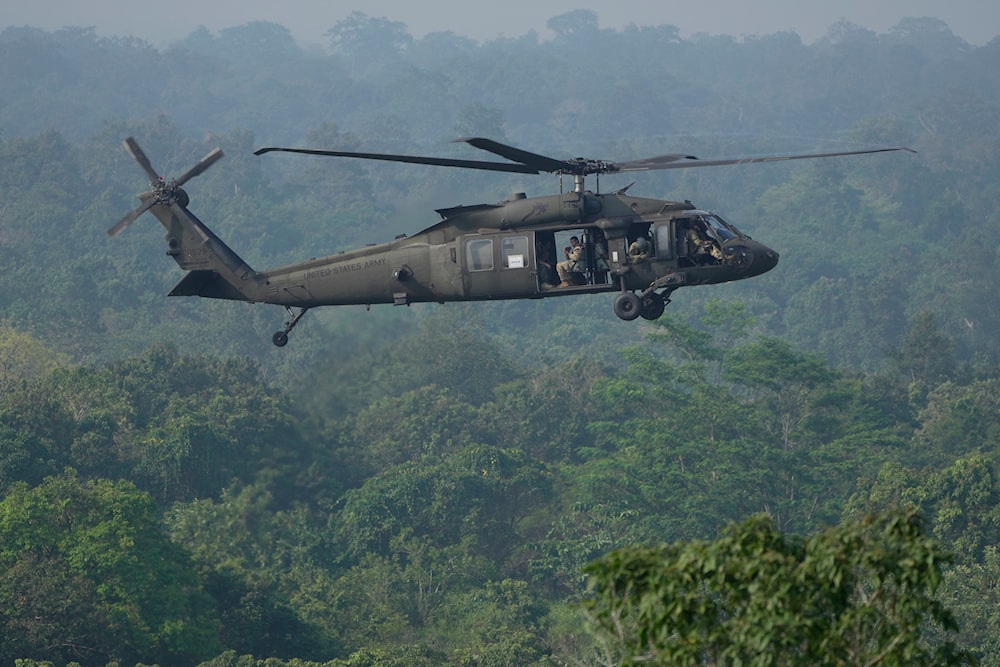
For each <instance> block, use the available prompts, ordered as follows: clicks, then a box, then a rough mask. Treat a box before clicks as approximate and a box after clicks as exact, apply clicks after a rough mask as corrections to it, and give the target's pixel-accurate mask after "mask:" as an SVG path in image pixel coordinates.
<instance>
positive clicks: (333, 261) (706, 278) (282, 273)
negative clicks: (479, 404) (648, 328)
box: [252, 192, 777, 308]
mask: <svg viewBox="0 0 1000 667" xmlns="http://www.w3.org/2000/svg"><path fill="white" fill-rule="evenodd" d="M439 213H440V214H441V216H442V218H443V219H442V221H441V222H439V223H437V224H435V225H433V226H431V227H429V228H427V229H425V230H423V231H421V232H419V233H417V234H414V235H413V236H409V237H404V238H398V239H396V240H394V241H391V242H389V243H385V244H380V245H375V246H369V247H366V248H362V249H358V250H353V251H350V252H343V253H339V254H336V255H331V256H328V257H322V258H317V259H313V260H310V261H308V262H302V263H298V264H293V265H291V266H286V267H282V268H278V269H272V270H269V271H266V272H264V273H262V274H260V276H259V278H258V280H259V281H260V283H261V286H260V292H261V293H260V295H259V296H258V297H257V298H255V299H252V300H254V301H263V302H266V303H274V304H279V305H285V306H290V307H310V308H311V307H314V306H321V305H347V304H380V303H393V304H397V305H400V304H408V303H420V302H435V301H436V302H446V301H478V300H492V299H522V298H543V297H549V296H561V295H567V294H580V293H595V292H617V291H621V290H622V289H623V288H624V289H625V290H629V291H643V290H646V289H647V288H650V286H651V285H654V284H656V283H657V281H660V284H659V285H658V287H662V288H667V289H669V288H676V287H680V286H682V285H703V284H709V283H720V282H728V281H732V280H739V279H741V278H748V277H750V276H754V275H758V274H760V273H763V272H765V271H767V270H769V269H770V268H772V267H773V266H774V265H775V264H776V263H777V253H775V252H774V251H773V250H771V249H769V248H766V247H765V246H763V245H761V244H759V243H757V242H755V241H752V240H750V239H749V238H748V237H746V236H745V235H742V234H740V233H739V232H737V231H736V230H735V229H734V228H732V227H731V226H726V227H722V230H724V231H725V232H726V233H727V235H728V238H720V239H718V240H717V241H716V242H717V243H719V246H720V249H721V250H731V252H730V253H729V254H728V255H726V256H728V257H731V258H732V261H729V262H721V261H720V262H717V263H713V264H711V265H701V264H697V263H695V262H694V261H693V260H692V259H691V258H690V257H689V256H688V253H687V252H686V248H685V243H684V234H685V231H686V229H687V228H688V227H689V225H690V222H691V221H692V220H694V219H702V218H705V217H709V218H710V219H712V220H717V219H718V218H717V217H716V216H712V215H711V214H709V213H706V212H704V211H699V210H697V209H696V208H695V207H694V206H693V205H692V204H691V203H689V202H680V203H679V202H670V201H661V200H654V199H644V198H639V197H631V196H627V195H619V194H593V193H590V192H583V193H577V192H570V193H565V194H561V195H553V196H548V197H537V198H530V199H529V198H524V197H522V196H519V195H518V196H514V197H512V198H511V199H509V200H508V201H506V202H503V203H501V204H495V205H493V204H483V205H478V206H463V207H456V208H451V209H442V210H440V211H439ZM560 232H563V233H568V232H573V233H576V234H577V235H578V236H579V237H580V238H581V240H582V241H583V244H584V247H585V257H586V259H585V260H584V261H582V262H580V263H578V266H577V272H578V273H579V274H580V282H579V284H577V285H571V286H569V287H565V288H553V287H550V286H548V285H546V284H544V283H543V282H541V280H540V278H539V271H538V260H539V258H538V257H537V256H536V253H537V252H538V246H539V241H548V242H549V243H554V240H555V238H556V235H557V234H559V233H560ZM564 235H565V234H564ZM640 235H645V236H647V237H648V238H649V240H650V242H651V243H652V246H653V253H652V256H651V257H650V258H649V259H648V260H643V261H633V260H631V259H630V258H629V256H628V252H627V250H628V246H629V245H630V244H631V243H632V242H633V241H634V240H635V239H636V238H637V237H638V236H640ZM601 237H602V238H603V241H604V245H605V246H606V247H605V250H606V259H605V261H606V268H605V266H604V265H603V264H601V265H600V266H598V262H597V261H596V260H597V258H596V253H595V245H596V244H597V243H598V241H596V240H595V238H601ZM557 250H558V249H557ZM561 259H562V255H561V254H559V256H558V257H556V260H561Z"/></svg>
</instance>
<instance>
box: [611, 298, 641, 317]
mask: <svg viewBox="0 0 1000 667" xmlns="http://www.w3.org/2000/svg"><path fill="white" fill-rule="evenodd" d="M614 311H615V315H617V316H618V317H620V318H621V319H623V320H625V321H626V322H631V321H632V320H634V319H635V318H637V317H639V315H640V314H641V313H642V299H640V298H639V297H638V296H636V294H635V292H622V293H621V294H619V295H618V296H616V297H615V303H614Z"/></svg>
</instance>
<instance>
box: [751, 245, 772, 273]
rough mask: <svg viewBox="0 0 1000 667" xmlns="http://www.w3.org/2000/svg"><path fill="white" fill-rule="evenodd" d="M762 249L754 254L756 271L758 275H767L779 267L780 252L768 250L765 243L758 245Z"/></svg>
mask: <svg viewBox="0 0 1000 667" xmlns="http://www.w3.org/2000/svg"><path fill="white" fill-rule="evenodd" d="M758 245H759V246H760V249H759V250H758V251H757V252H755V253H754V267H753V268H754V270H755V271H757V272H758V273H766V272H768V271H770V270H771V269H773V268H774V267H776V266H777V265H778V252H777V251H776V250H772V249H771V248H768V247H767V246H766V245H764V244H763V243H760V244H758Z"/></svg>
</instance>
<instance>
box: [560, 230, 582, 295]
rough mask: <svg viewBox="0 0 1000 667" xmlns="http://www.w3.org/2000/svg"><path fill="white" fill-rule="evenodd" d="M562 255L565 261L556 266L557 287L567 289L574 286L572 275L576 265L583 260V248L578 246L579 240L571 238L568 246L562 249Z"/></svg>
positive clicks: (574, 279)
mask: <svg viewBox="0 0 1000 667" xmlns="http://www.w3.org/2000/svg"><path fill="white" fill-rule="evenodd" d="M563 254H564V255H566V259H565V260H564V261H562V262H559V263H558V264H556V273H558V274H559V287H569V286H571V285H575V284H576V276H575V275H574V273H575V272H576V271H577V263H578V262H580V260H582V259H583V246H582V245H580V239H579V238H577V237H576V236H571V237H570V239H569V245H568V246H565V247H564V248H563Z"/></svg>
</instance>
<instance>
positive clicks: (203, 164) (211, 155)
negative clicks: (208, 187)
mask: <svg viewBox="0 0 1000 667" xmlns="http://www.w3.org/2000/svg"><path fill="white" fill-rule="evenodd" d="M221 159H222V149H221V148H219V147H215V148H213V149H212V150H211V151H209V152H208V155H206V156H205V157H203V158H202V159H201V160H200V161H199V162H198V164H196V165H195V166H193V167H191V168H190V169H188V170H187V171H186V172H184V175H183V176H181V177H180V178H178V179H176V180H174V184H175V185H184V184H185V183H187V182H188V181H189V180H191V179H192V178H194V177H195V176H197V175H198V174H200V173H202V172H203V171H205V170H206V169H208V168H209V167H211V166H212V165H213V164H215V163H216V162H218V161H219V160H221Z"/></svg>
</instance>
